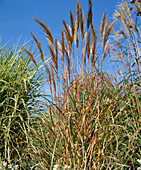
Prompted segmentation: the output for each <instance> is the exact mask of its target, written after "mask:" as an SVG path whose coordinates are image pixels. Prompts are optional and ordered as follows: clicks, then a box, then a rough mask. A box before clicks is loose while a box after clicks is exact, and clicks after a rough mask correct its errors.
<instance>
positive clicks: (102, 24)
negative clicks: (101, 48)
mask: <svg viewBox="0 0 141 170" xmlns="http://www.w3.org/2000/svg"><path fill="white" fill-rule="evenodd" d="M105 20H106V10H105V11H104V15H103V18H102V23H101V26H100V40H102V35H103V31H104V27H105V22H106V21H105Z"/></svg>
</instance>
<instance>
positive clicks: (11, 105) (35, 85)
mask: <svg viewBox="0 0 141 170" xmlns="http://www.w3.org/2000/svg"><path fill="white" fill-rule="evenodd" d="M41 80H42V75H41V74H40V75H39V74H37V68H36V67H35V65H34V64H33V63H32V62H31V59H30V57H29V56H27V54H26V53H25V52H24V51H23V50H22V48H20V49H17V47H16V46H15V47H13V48H10V47H9V48H8V47H7V45H6V46H2V47H0V165H1V167H2V169H4V168H8V166H10V165H11V164H13V163H14V164H15V163H16V164H20V163H21V160H22V162H23V160H24V159H26V155H25V152H24V150H25V149H26V148H27V146H28V143H29V138H28V135H27V134H28V132H29V128H28V127H29V124H30V117H31V116H33V115H34V114H35V112H36V113H37V112H38V110H39V109H38V108H39V107H38V104H39V103H40V100H39V97H40V95H41V93H40V91H39V90H40V87H41V86H40V85H41ZM40 109H41V107H40ZM27 157H28V156H27ZM3 162H4V164H5V165H6V166H4V165H3ZM19 162H20V163H19Z"/></svg>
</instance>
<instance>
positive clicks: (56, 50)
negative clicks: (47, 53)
mask: <svg viewBox="0 0 141 170" xmlns="http://www.w3.org/2000/svg"><path fill="white" fill-rule="evenodd" d="M55 55H56V59H55V60H56V70H57V72H58V44H57V39H55Z"/></svg>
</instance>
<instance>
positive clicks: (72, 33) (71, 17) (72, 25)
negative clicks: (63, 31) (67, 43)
mask: <svg viewBox="0 0 141 170" xmlns="http://www.w3.org/2000/svg"><path fill="white" fill-rule="evenodd" d="M70 21H71V35H72V39H73V38H74V32H75V27H74V19H73V15H72V12H71V11H70Z"/></svg>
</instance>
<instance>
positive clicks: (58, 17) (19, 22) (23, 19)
mask: <svg viewBox="0 0 141 170" xmlns="http://www.w3.org/2000/svg"><path fill="white" fill-rule="evenodd" d="M79 2H80V3H81V4H82V6H83V10H84V12H85V13H86V12H87V9H88V1H87V0H79ZM92 2H93V22H94V25H95V28H96V29H97V32H98V29H99V25H100V22H101V18H102V15H103V12H104V10H105V8H106V9H107V16H108V18H109V19H110V18H111V17H112V14H113V12H114V10H115V8H116V5H117V4H118V3H119V2H121V0H92ZM75 7H76V0H0V44H4V43H6V42H7V41H9V40H11V41H10V42H14V41H15V42H16V40H18V39H19V37H20V36H21V37H22V38H21V41H24V40H29V39H30V38H31V36H30V32H33V33H34V34H35V35H36V36H37V37H39V38H40V36H41V34H40V32H42V31H41V30H40V29H39V25H38V24H37V23H35V22H34V21H33V19H32V18H33V17H36V18H38V19H39V20H41V21H43V22H45V23H46V24H47V25H48V27H49V28H50V29H51V31H52V34H53V36H56V35H58V34H60V31H61V28H62V26H63V25H62V19H64V20H65V21H66V23H69V11H70V10H71V11H72V12H73V14H74V16H75ZM21 43H22V42H21Z"/></svg>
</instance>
